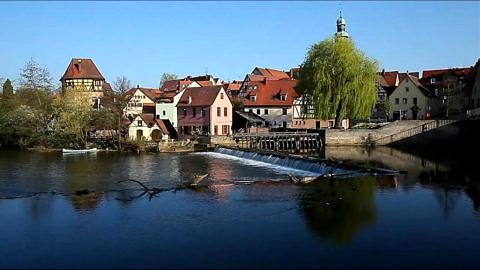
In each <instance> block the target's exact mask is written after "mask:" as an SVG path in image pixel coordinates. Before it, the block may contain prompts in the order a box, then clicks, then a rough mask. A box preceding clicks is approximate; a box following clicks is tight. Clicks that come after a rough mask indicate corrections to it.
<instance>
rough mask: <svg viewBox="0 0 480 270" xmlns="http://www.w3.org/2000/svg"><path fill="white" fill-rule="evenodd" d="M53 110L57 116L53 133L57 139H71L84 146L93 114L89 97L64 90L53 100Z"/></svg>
mask: <svg viewBox="0 0 480 270" xmlns="http://www.w3.org/2000/svg"><path fill="white" fill-rule="evenodd" d="M54 110H55V111H56V113H57V115H58V118H57V121H56V123H55V128H54V132H55V133H56V134H57V135H58V136H59V137H64V138H65V137H67V138H72V139H73V140H74V141H76V142H79V143H80V144H82V145H83V146H84V145H85V143H86V136H87V131H88V128H89V126H90V120H91V118H92V114H93V109H92V105H91V104H90V96H89V95H88V94H79V93H78V92H76V91H75V90H71V89H69V90H66V91H65V92H64V93H63V95H61V96H59V97H57V99H55V102H54Z"/></svg>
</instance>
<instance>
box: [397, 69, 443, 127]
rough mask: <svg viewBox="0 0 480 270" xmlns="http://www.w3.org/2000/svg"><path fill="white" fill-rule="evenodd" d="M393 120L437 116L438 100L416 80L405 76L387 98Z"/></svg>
mask: <svg viewBox="0 0 480 270" xmlns="http://www.w3.org/2000/svg"><path fill="white" fill-rule="evenodd" d="M389 102H390V106H391V108H392V112H393V113H392V117H393V120H405V119H429V118H430V117H431V116H432V115H435V114H438V110H439V106H438V99H437V98H436V96H435V94H434V93H432V92H430V90H428V89H427V88H425V87H424V86H423V85H422V84H420V82H419V80H418V78H416V77H413V76H411V75H406V76H405V78H404V79H403V80H402V81H401V82H400V84H399V85H398V86H397V87H396V88H395V90H394V91H393V93H392V94H391V95H390V97H389Z"/></svg>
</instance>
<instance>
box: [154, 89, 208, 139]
mask: <svg viewBox="0 0 480 270" xmlns="http://www.w3.org/2000/svg"><path fill="white" fill-rule="evenodd" d="M183 85H186V84H183ZM183 85H182V84H179V89H177V90H170V91H165V92H163V93H162V94H161V95H160V97H158V98H157V100H156V104H155V114H156V118H157V119H166V120H169V121H170V123H171V124H172V126H173V127H174V128H175V129H177V131H178V120H177V119H178V118H177V104H178V101H179V100H180V98H181V97H182V94H183V91H184V90H185V89H186V88H194V87H200V85H199V84H198V83H197V82H193V81H190V82H189V83H188V85H186V86H185V87H183Z"/></svg>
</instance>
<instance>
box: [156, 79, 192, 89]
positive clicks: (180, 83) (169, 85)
mask: <svg viewBox="0 0 480 270" xmlns="http://www.w3.org/2000/svg"><path fill="white" fill-rule="evenodd" d="M192 82H193V81H191V80H188V79H177V80H169V81H166V82H164V83H163V85H162V87H160V90H162V91H164V92H167V91H174V90H178V91H180V90H182V89H184V88H185V87H186V86H189V85H190V84H191V83H192ZM184 86H185V87H184Z"/></svg>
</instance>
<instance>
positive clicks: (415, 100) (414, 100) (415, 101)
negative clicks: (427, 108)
mask: <svg viewBox="0 0 480 270" xmlns="http://www.w3.org/2000/svg"><path fill="white" fill-rule="evenodd" d="M413 104H415V105H417V98H416V97H414V98H413Z"/></svg>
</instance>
